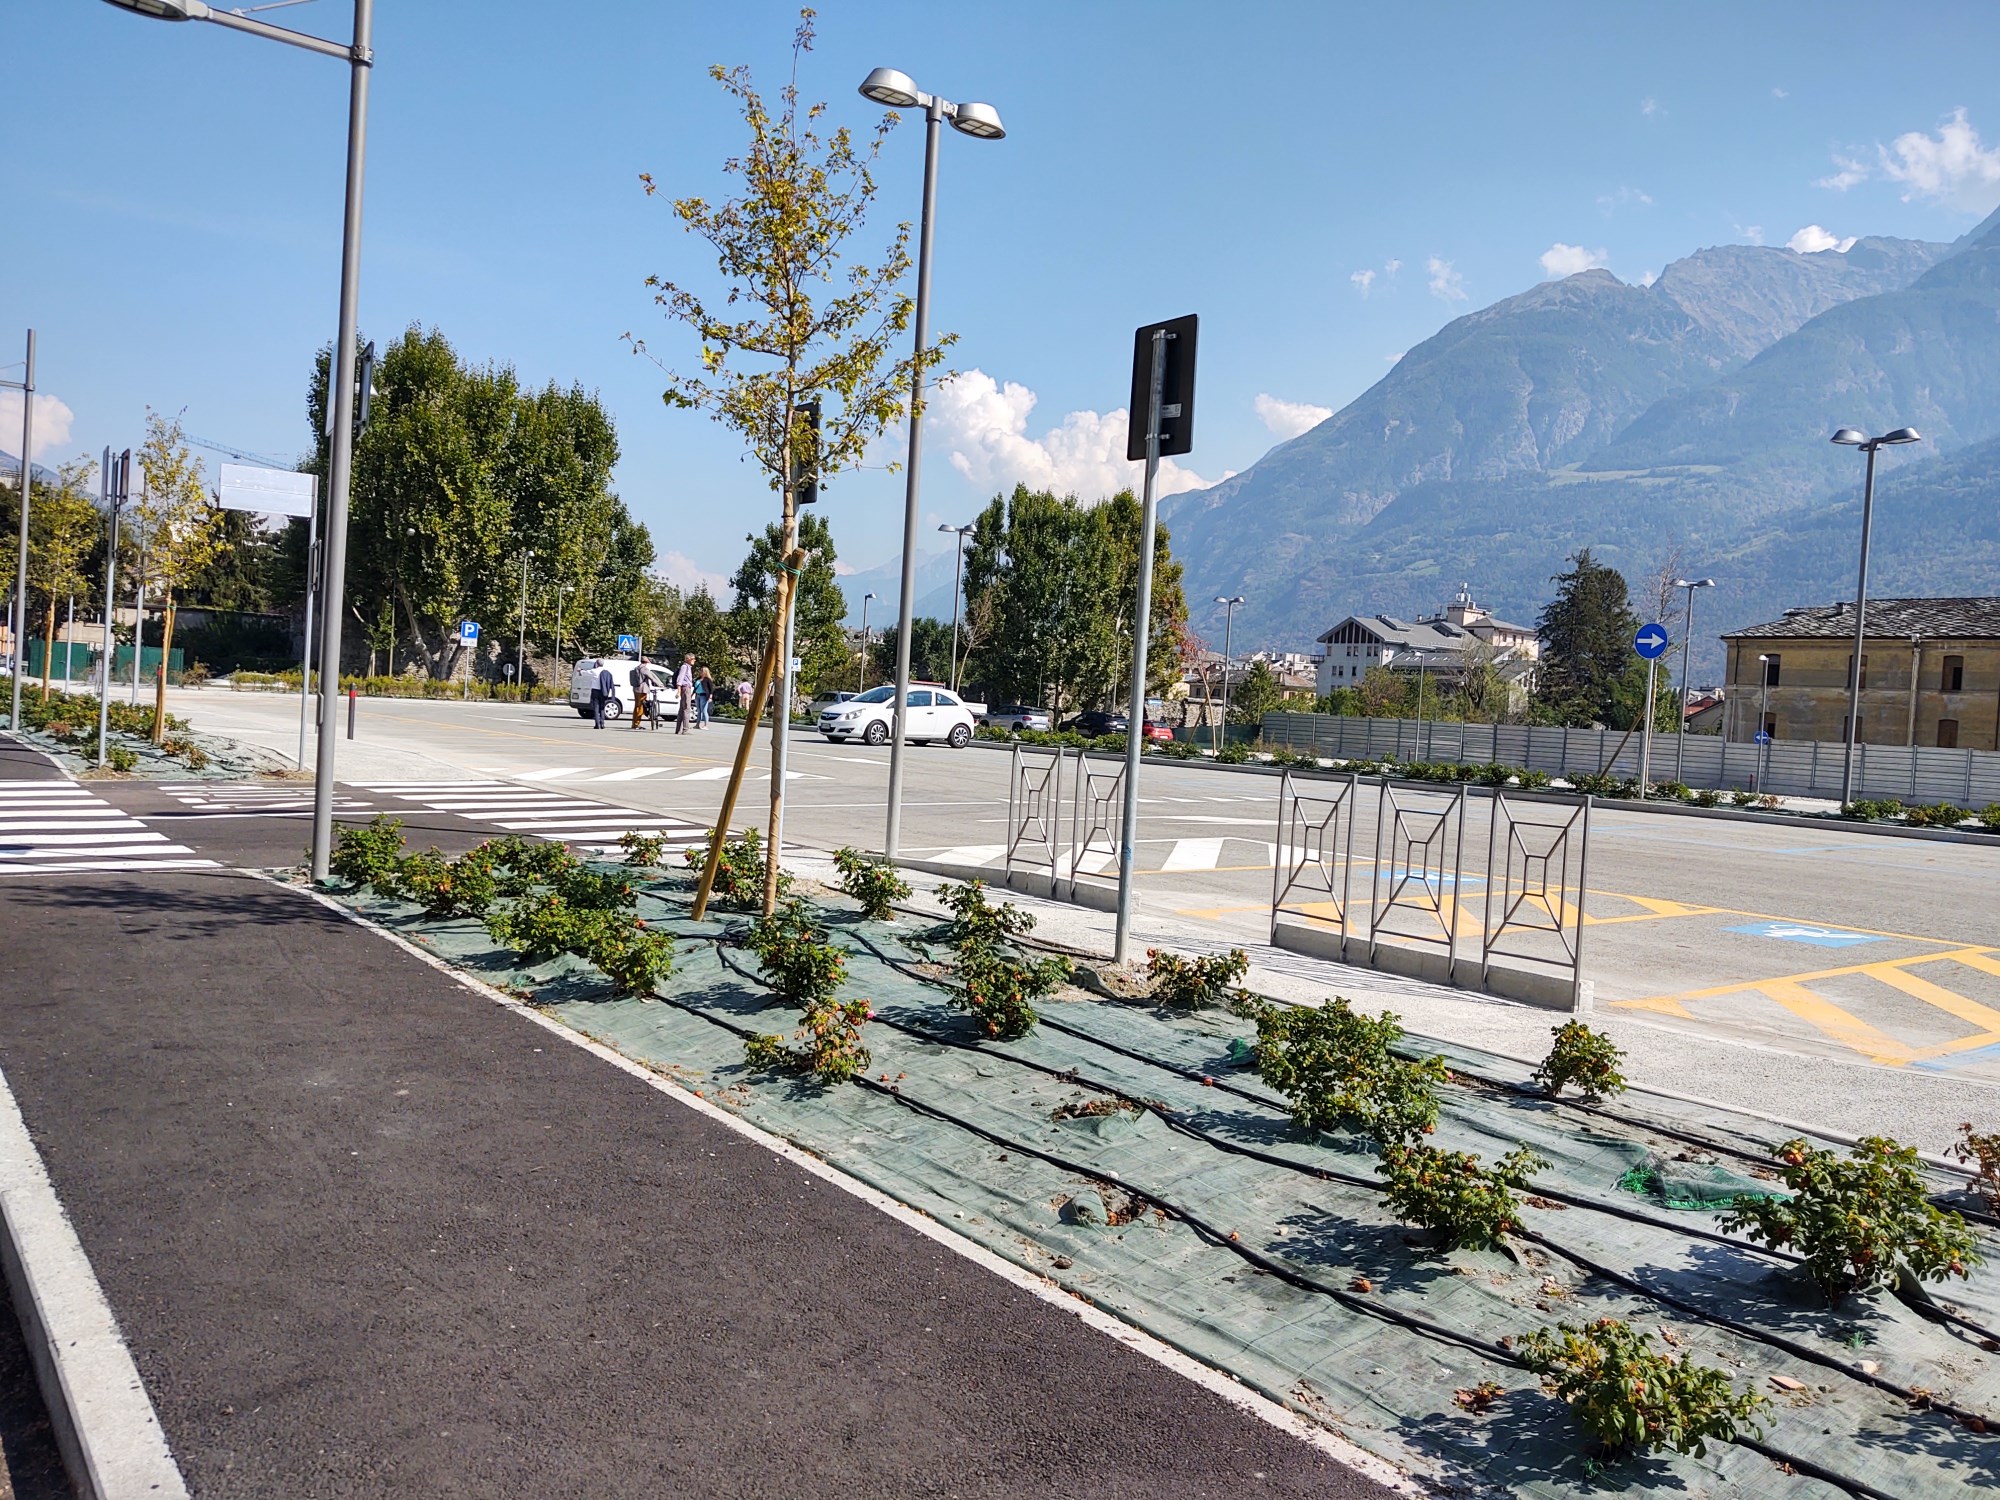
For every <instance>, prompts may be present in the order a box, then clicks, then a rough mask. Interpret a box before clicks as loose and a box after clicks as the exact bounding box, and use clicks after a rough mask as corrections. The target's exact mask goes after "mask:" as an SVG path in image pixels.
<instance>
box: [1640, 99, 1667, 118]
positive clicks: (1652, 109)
mask: <svg viewBox="0 0 2000 1500" xmlns="http://www.w3.org/2000/svg"><path fill="white" fill-rule="evenodd" d="M1639 113H1640V114H1642V115H1663V114H1665V113H1666V111H1665V110H1663V109H1661V108H1660V101H1659V100H1657V99H1641V100H1640V101H1639Z"/></svg>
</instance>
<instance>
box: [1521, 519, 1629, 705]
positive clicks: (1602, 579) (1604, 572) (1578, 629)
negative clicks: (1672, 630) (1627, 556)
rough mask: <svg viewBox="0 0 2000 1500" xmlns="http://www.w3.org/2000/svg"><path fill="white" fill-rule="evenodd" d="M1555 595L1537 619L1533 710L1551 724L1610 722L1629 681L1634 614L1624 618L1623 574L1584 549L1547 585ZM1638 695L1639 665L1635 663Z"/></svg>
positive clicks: (1626, 606)
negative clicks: (1537, 659)
mask: <svg viewBox="0 0 2000 1500" xmlns="http://www.w3.org/2000/svg"><path fill="white" fill-rule="evenodd" d="M1552 582H1554V584H1555V586H1556V593H1555V597H1554V598H1553V599H1551V600H1550V601H1549V603H1548V605H1547V607H1546V608H1544V609H1543V611H1542V614H1541V618H1540V620H1539V621H1538V622H1537V629H1538V630H1539V632H1540V634H1541V638H1542V656H1541V666H1540V670H1539V672H1538V674H1537V685H1536V691H1535V697H1536V707H1537V710H1538V712H1539V715H1540V716H1541V717H1544V718H1546V719H1547V720H1548V721H1549V722H1552V723H1558V724H1591V723H1603V724H1612V725H1614V727H1622V726H1619V725H1618V721H1619V720H1620V719H1621V718H1623V719H1624V720H1625V721H1626V723H1629V722H1630V720H1631V715H1630V713H1629V712H1627V713H1625V714H1621V713H1620V685H1621V682H1623V681H1624V680H1625V679H1628V678H1629V677H1630V676H1631V669H1632V666H1633V663H1634V662H1635V660H1636V657H1635V654H1634V652H1633V650H1632V637H1633V636H1634V635H1635V634H1636V633H1637V632H1638V629H1639V621H1638V617H1637V616H1635V615H1634V614H1633V613H1632V605H1631V600H1630V594H1629V591H1628V590H1627V588H1626V585H1625V578H1624V575H1623V574H1621V573H1619V572H1618V570H1617V569H1616V568H1608V567H1606V566H1604V565H1603V564H1602V563H1600V562H1598V561H1596V560H1595V559H1594V558H1592V557H1591V555H1590V549H1589V548H1588V547H1585V548H1584V549H1583V550H1581V551H1580V552H1578V553H1576V554H1575V555H1574V556H1573V557H1571V558H1570V569H1569V571H1568V572H1566V573H1558V574H1556V575H1555V577H1554V579H1553V580H1552ZM1640 673H1641V687H1640V691H1639V694H1638V698H1639V699H1642V700H1643V698H1644V697H1645V691H1644V676H1643V674H1644V666H1643V663H1642V664H1640Z"/></svg>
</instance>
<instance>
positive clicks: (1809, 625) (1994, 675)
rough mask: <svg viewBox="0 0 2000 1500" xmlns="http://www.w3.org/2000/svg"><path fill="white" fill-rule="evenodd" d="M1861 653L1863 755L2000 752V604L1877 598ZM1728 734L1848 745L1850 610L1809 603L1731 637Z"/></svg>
mask: <svg viewBox="0 0 2000 1500" xmlns="http://www.w3.org/2000/svg"><path fill="white" fill-rule="evenodd" d="M1867 630H1868V634H1867V639H1866V641H1865V642H1864V649H1863V650H1862V653H1861V725H1860V732H1859V733H1858V734H1857V735H1856V739H1858V740H1859V741H1860V742H1861V743H1862V744H1865V745H1935V746H1939V747H1941V748H1944V749H1962V750H2000V599H1870V600H1869V601H1868V618H1867ZM1722 642H1723V645H1724V646H1725V647H1726V648H1727V650H1728V653H1729V662H1728V674H1729V675H1728V681H1729V686H1728V692H1727V703H1726V707H1725V711H1724V715H1723V733H1724V734H1725V735H1726V736H1727V737H1728V738H1730V739H1732V740H1754V739H1755V738H1756V737H1757V729H1758V716H1759V714H1760V713H1761V714H1762V715H1763V720H1764V724H1763V727H1764V728H1765V729H1767V730H1768V731H1769V732H1770V734H1771V737H1772V738H1773V739H1778V740H1829V741H1832V742H1834V743H1839V742H1841V741H1843V740H1845V739H1846V738H1847V679H1848V667H1849V663H1850V661H1851V660H1852V658H1853V654H1854V606H1853V604H1852V603H1851V602H1850V603H1846V604H1817V605H1806V606H1803V607H1801V608H1798V609H1788V610H1786V611H1785V615H1784V618H1783V619H1780V620H1772V621H1770V622H1768V623H1766V624H1763V625H1750V626H1746V627H1745V628H1744V629H1742V630H1736V631H1731V632H1730V633H1729V634H1728V635H1725V636H1724V637H1723V638H1722Z"/></svg>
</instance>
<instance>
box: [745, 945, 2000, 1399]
mask: <svg viewBox="0 0 2000 1500" xmlns="http://www.w3.org/2000/svg"><path fill="white" fill-rule="evenodd" d="M853 936H854V937H856V938H857V939H858V940H859V941H860V942H861V944H862V946H863V947H865V948H866V949H867V950H868V951H869V952H870V953H872V954H873V955H874V956H875V957H876V958H877V959H879V960H880V961H881V962H883V963H885V964H887V965H889V966H890V967H891V968H892V969H895V970H896V971H897V972H899V973H902V974H904V975H906V976H907V977H910V978H913V979H917V980H919V981H920V982H922V983H925V984H930V983H932V980H931V979H930V977H929V976H926V975H922V974H918V973H915V972H913V970H914V965H911V964H908V963H906V962H904V961H902V960H899V959H896V958H894V957H892V956H890V955H889V954H887V953H884V952H883V951H882V950H881V949H880V948H879V947H878V946H877V945H876V944H875V943H873V942H872V941H870V940H869V939H868V938H867V937H866V935H865V934H860V933H856V934H853ZM738 972H739V973H741V972H743V971H742V970H741V969H738ZM746 977H754V976H746ZM875 1020H876V1022H877V1024H879V1025H883V1026H886V1027H888V1028H889V1029H890V1030H892V1031H900V1032H902V1033H904V1034H905V1035H908V1036H913V1037H916V1038H918V1039H920V1040H922V1041H926V1042H930V1043H933V1044H934V1045H938V1046H944V1047H952V1048H956V1049H959V1050H962V1051H971V1052H980V1053H984V1054H985V1055H987V1056H997V1057H1003V1058H1005V1059H1007V1060H1008V1061H1009V1062H1012V1063H1014V1064H1015V1065H1017V1066H1019V1067H1022V1068H1026V1069H1029V1070H1030V1071H1033V1072H1037V1073H1042V1074H1045V1075H1047V1076H1049V1077H1052V1078H1058V1079H1061V1080H1063V1081H1065V1082H1068V1083H1072V1084H1075V1085H1076V1086H1077V1087H1079V1088H1084V1089H1089V1090H1091V1091H1092V1092H1095V1093H1101V1094H1105V1095H1108V1096H1110V1097H1112V1098H1116V1099H1120V1100H1123V1101H1124V1102H1125V1103H1127V1104H1129V1105H1132V1106H1134V1107H1135V1108H1138V1109H1143V1110H1145V1111H1147V1112H1148V1113H1150V1114H1152V1115H1154V1116H1155V1117H1157V1118H1158V1119H1159V1120H1160V1121H1161V1122H1162V1123H1163V1124H1165V1125H1166V1126H1167V1127H1168V1128H1169V1129H1171V1130H1175V1131H1178V1132H1179V1133H1180V1134H1182V1135H1186V1136H1189V1137H1191V1138H1193V1139H1195V1140H1199V1141H1202V1142H1204V1143H1205V1144H1207V1145H1209V1146H1212V1147H1214V1148H1215V1149H1217V1150H1219V1151H1222V1152H1225V1153H1227V1154H1229V1155H1233V1156H1241V1157H1245V1158H1247V1159H1249V1160H1251V1161H1256V1162H1260V1163H1263V1164H1265V1165H1267V1166H1274V1167H1279V1168H1282V1169H1284V1170H1287V1171H1292V1172H1297V1173H1300V1174H1302V1175H1304V1176H1308V1177H1312V1178H1315V1179H1317V1180H1319V1181H1322V1182H1337V1183H1341V1184H1343V1185H1345V1186H1348V1187H1358V1188H1365V1189H1367V1190H1369V1191H1372V1192H1380V1191H1381V1190H1382V1187H1383V1184H1382V1183H1381V1182H1380V1181H1378V1180H1376V1179H1374V1178H1371V1177H1359V1176H1356V1175H1354V1174H1352V1173H1347V1172H1342V1171H1339V1170H1338V1169H1335V1168H1332V1167H1320V1166H1315V1165H1314V1164H1312V1163H1310V1162H1302V1161H1298V1160H1296V1159H1294V1158H1291V1157H1286V1156H1280V1155H1277V1154H1276V1153H1273V1152H1268V1151H1261V1150H1259V1149H1257V1148H1256V1147H1254V1146H1246V1145H1243V1144H1241V1143H1240V1142H1236V1141H1231V1140H1229V1139H1227V1138H1226V1137H1223V1136H1217V1135H1213V1134H1211V1133H1210V1132H1208V1131H1206V1130H1203V1129H1201V1128H1200V1127H1199V1126H1196V1125H1191V1124H1189V1123H1188V1122H1187V1121H1186V1120H1184V1119H1181V1118H1179V1117H1178V1115H1177V1113H1176V1112H1175V1111H1173V1110H1172V1109H1170V1108H1166V1107H1163V1106H1162V1105H1160V1104H1159V1103H1158V1102H1156V1101H1154V1100H1152V1099H1149V1098H1147V1097H1145V1096H1144V1095H1140V1094H1134V1093H1132V1092H1130V1091H1129V1090H1127V1089H1124V1088H1122V1087H1120V1086H1119V1085H1117V1084H1113V1083H1109V1082H1106V1081H1104V1080H1103V1079H1098V1078H1092V1077H1088V1076H1086V1075H1085V1074H1083V1073H1082V1072H1080V1071H1079V1070H1077V1069H1075V1068H1057V1067H1055V1066H1053V1065H1051V1064H1048V1063H1041V1062H1036V1061H1035V1060H1033V1059H1031V1058H1025V1057H1019V1056H1016V1055H1015V1054H1014V1053H1012V1052H1007V1051H999V1050H996V1049H994V1048H993V1047H990V1046H987V1045H985V1044H983V1043H978V1042H966V1041H961V1040H959V1039H958V1038H955V1037H949V1036H945V1035H942V1034H940V1033H937V1032H933V1031H930V1030H928V1029H926V1028H922V1027H916V1026H910V1025H907V1024H904V1023H902V1022H897V1021H891V1020H889V1019H887V1018H886V1017H883V1016H880V1015H878V1016H876V1018H875ZM1038 1023H1039V1024H1040V1025H1043V1026H1047V1027H1049V1028H1051V1029H1052V1030H1055V1031H1058V1032H1060V1033H1062V1034H1063V1035H1065V1036H1070V1037H1074V1038H1076V1039H1077V1040H1079V1041H1082V1042H1084V1043H1086V1044H1088V1045H1091V1046H1096V1047H1101V1048H1103V1049H1104V1050H1105V1051H1107V1052H1112V1053H1115V1054H1117V1055H1119V1056H1121V1057H1125V1058H1128V1059H1130V1060H1132V1061H1135V1062H1139V1063H1142V1064H1145V1065H1147V1066H1149V1067H1154V1068H1158V1069H1160V1070H1161V1071H1162V1072H1166V1073H1171V1074H1174V1075H1175V1076H1177V1077H1181V1078H1185V1079H1190V1080H1193V1081H1196V1082H1199V1083H1202V1084H1204V1085H1206V1086H1208V1087H1210V1088H1218V1089H1223V1090H1225V1091H1226V1092H1228V1093H1231V1094H1234V1095H1236V1096H1237V1097H1238V1098H1241V1099H1245V1100H1248V1101H1250V1102H1251V1103H1254V1104H1258V1105H1260V1106H1262V1107H1264V1108H1267V1109H1268V1108H1272V1107H1273V1106H1274V1105H1275V1104H1276V1103H1277V1101H1276V1100H1274V1099H1271V1098H1268V1097H1266V1096H1264V1095H1260V1094H1256V1093H1253V1092H1252V1091H1250V1090H1248V1089H1244V1088H1239V1087H1237V1086H1236V1085H1234V1084H1228V1083H1224V1082H1223V1081H1222V1080H1220V1079H1217V1078H1215V1077H1213V1076H1212V1075H1210V1074H1207V1073H1203V1072H1201V1071H1199V1070H1198V1069H1194V1068H1186V1067H1182V1066H1180V1065H1179V1064H1177V1063H1170V1062H1167V1061H1164V1060H1163V1059H1160V1058H1156V1057H1153V1056H1150V1055H1149V1054H1147V1053H1144V1052H1139V1051H1136V1050H1135V1049H1133V1048H1130V1047H1125V1046H1122V1045H1120V1044H1118V1043H1116V1042H1109V1041H1105V1040H1103V1039H1102V1038H1100V1037H1096V1036H1093V1035H1092V1034H1091V1033H1089V1032H1087V1031H1083V1030H1080V1029H1078V1028H1076V1027H1072V1026H1065V1025H1063V1024H1062V1023H1061V1022H1059V1021H1052V1020H1050V1019H1049V1018H1048V1017H1047V1016H1041V1017H1039V1018H1038ZM1493 1081H1494V1082H1495V1083H1496V1084H1498V1085H1499V1086H1500V1087H1510V1085H1506V1084H1504V1083H1500V1081H1499V1080H1493ZM1594 1112H1595V1113H1604V1114H1611V1112H1610V1111H1594ZM1612 1117H1613V1118H1623V1117H1620V1116H1616V1115H1615V1114H1614V1115H1612ZM1688 1139H1693V1138H1692V1137H1688ZM1697 1144H1698V1143H1697ZM1533 1196H1535V1197H1538V1198H1545V1199H1548V1200H1551V1201H1553V1202H1558V1203H1564V1204H1567V1205H1569V1206H1570V1207H1572V1208H1579V1209H1583V1210H1585V1211H1586V1212H1595V1213H1602V1214H1606V1215H1608V1216H1610V1217H1612V1218H1618V1219H1623V1220H1625V1221H1626V1222H1628V1223H1633V1224H1642V1225H1645V1226H1646V1227H1648V1228H1651V1229H1664V1230H1667V1231H1670V1232H1672V1233H1675V1234H1679V1235H1684V1236H1686V1237H1687V1238H1690V1239H1698V1240H1704V1241H1706V1242H1708V1243H1710V1244H1715V1245H1722V1246H1726V1247H1727V1248H1729V1249H1732V1250H1738V1251H1741V1252H1744V1253H1746V1254H1750V1255H1758V1256H1762V1257H1763V1258H1765V1259H1766V1260H1769V1261H1771V1262H1773V1263H1775V1264H1777V1265H1779V1266H1782V1267H1787V1268H1790V1267H1795V1266H1798V1265H1800V1264H1802V1263H1803V1260H1804V1257H1802V1256H1799V1255H1795V1254H1792V1253H1791V1252H1789V1251H1785V1250H1780V1249H1777V1248H1775V1247H1773V1246H1767V1245H1758V1244H1754V1243H1752V1242H1750V1241H1747V1240H1742V1239H1738V1238H1735V1237H1734V1236H1731V1235H1728V1234H1724V1233H1721V1232H1719V1231H1716V1230H1711V1229H1705V1228H1702V1227H1700V1226H1698V1225H1694V1224H1673V1223H1665V1222H1662V1221H1661V1220H1660V1219H1658V1218H1655V1217H1654V1216H1652V1215H1650V1214H1647V1213H1645V1212H1642V1211H1641V1210H1638V1209H1633V1208H1627V1207H1625V1206H1624V1205H1622V1204H1618V1203H1612V1202H1607V1201H1603V1200H1600V1199H1595V1198H1587V1197H1584V1196H1582V1195H1580V1194H1575V1193H1567V1192H1564V1191H1563V1190H1562V1189H1560V1188H1551V1187H1538V1188H1536V1189H1535V1190H1534V1192H1533ZM1524 1233H1527V1231H1524ZM1536 1238H1538V1239H1541V1240H1542V1242H1544V1243H1546V1244H1548V1246H1549V1248H1550V1249H1552V1250H1555V1251H1556V1252H1557V1253H1558V1254H1561V1255H1563V1256H1564V1257H1565V1258H1567V1259H1570V1260H1573V1261H1575V1262H1577V1263H1578V1264H1580V1265H1593V1264H1594V1263H1593V1262H1591V1261H1589V1260H1588V1258H1587V1257H1585V1256H1583V1255H1582V1254H1580V1253H1579V1252H1575V1251H1571V1250H1567V1249H1565V1248H1563V1247H1562V1246H1561V1245H1558V1244H1556V1243H1555V1242H1553V1241H1548V1240H1546V1239H1545V1237H1541V1236H1536ZM1614 1279H1615V1278H1614ZM1635 1285H1636V1284H1635ZM1640 1290H1642V1291H1644V1289H1643V1288H1641V1289H1640ZM1645 1295H1647V1296H1651V1297H1654V1298H1655V1299H1656V1300H1659V1301H1662V1302H1667V1303H1668V1305H1676V1304H1673V1303H1671V1302H1669V1299H1667V1298H1666V1297H1664V1296H1661V1295H1659V1294H1656V1293H1653V1292H1650V1291H1645ZM1895 1295H1896V1297H1897V1300H1899V1301H1901V1302H1903V1303H1904V1305H1905V1306H1907V1307H1909V1308H1910V1309H1911V1310H1912V1311H1913V1312H1915V1313H1916V1314H1917V1315H1918V1316H1920V1317H1923V1318H1925V1319H1927V1320H1930V1321H1938V1322H1947V1323H1955V1324H1958V1325H1959V1326H1961V1327H1962V1328H1964V1329H1966V1330H1967V1331H1968V1332H1970V1333H1972V1334H1974V1335H1976V1336H1977V1337H1979V1338H1980V1339H1984V1340H1986V1341H1988V1342H1989V1343H2000V1338H1995V1336H1994V1334H1993V1333H1992V1332H1991V1331H1990V1330H1988V1329H1986V1328H1984V1327H1982V1326H1981V1325H1980V1324H1978V1323H1976V1322H1974V1321H1973V1320H1971V1319H1969V1318H1967V1317H1965V1316H1964V1315H1962V1314H1960V1313H1955V1312H1953V1311H1951V1310H1950V1309H1948V1308H1945V1307H1943V1306H1941V1305H1940V1304H1938V1303H1936V1302H1935V1301H1931V1302H1919V1301H1916V1300H1914V1299H1911V1298H1909V1297H1906V1296H1904V1295H1903V1294H1902V1293H1901V1292H1900V1291H1898V1292H1897V1293H1896V1294H1895ZM1726 1326H1729V1327H1731V1328H1733V1329H1735V1330H1736V1331H1738V1332H1740V1333H1742V1334H1743V1336H1745V1337H1748V1338H1752V1339H1755V1338H1757V1337H1759V1335H1757V1334H1756V1333H1754V1332H1751V1331H1749V1330H1747V1329H1745V1328H1743V1327H1742V1326H1741V1325H1736V1324H1729V1325H1726ZM1770 1342H1772V1343H1773V1345H1774V1347H1785V1346H1784V1345H1783V1344H1781V1343H1778V1342H1777V1341H1776V1340H1772V1341H1770ZM1832 1368H1835V1369H1844V1368H1845V1367H1844V1366H1841V1365H1839V1364H1838V1363H1837V1362H1835V1363H1834V1364H1833V1365H1832ZM1896 1389H1897V1390H1898V1393H1899V1394H1903V1395H1906V1396H1910V1397H1911V1398H1912V1399H1914V1397H1913V1394H1912V1393H1908V1392H1902V1391H1901V1388H1900V1387H1898V1388H1896ZM1982 1420H1983V1419H1982Z"/></svg>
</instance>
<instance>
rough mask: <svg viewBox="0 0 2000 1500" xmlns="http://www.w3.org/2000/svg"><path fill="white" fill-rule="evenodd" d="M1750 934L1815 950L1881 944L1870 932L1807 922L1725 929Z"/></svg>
mask: <svg viewBox="0 0 2000 1500" xmlns="http://www.w3.org/2000/svg"><path fill="white" fill-rule="evenodd" d="M1725 930H1726V931H1729V932H1742V933H1748V934H1749V935H1750V936H1751V937H1761V938H1778V939H1780V940H1781V941H1783V942H1787V943H1810V944H1811V945H1812V946H1813V947H1815V948H1854V947H1858V946H1860V945H1861V944H1862V943H1879V942H1881V941H1882V939H1881V938H1879V937H1877V936H1875V934H1873V933H1869V932H1847V931H1844V930H1843V929H1841V928H1839V927H1814V926H1812V925H1811V924H1810V923H1806V922H1749V923H1746V924H1745V925H1743V926H1741V927H1730V928H1727V929H1725Z"/></svg>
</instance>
